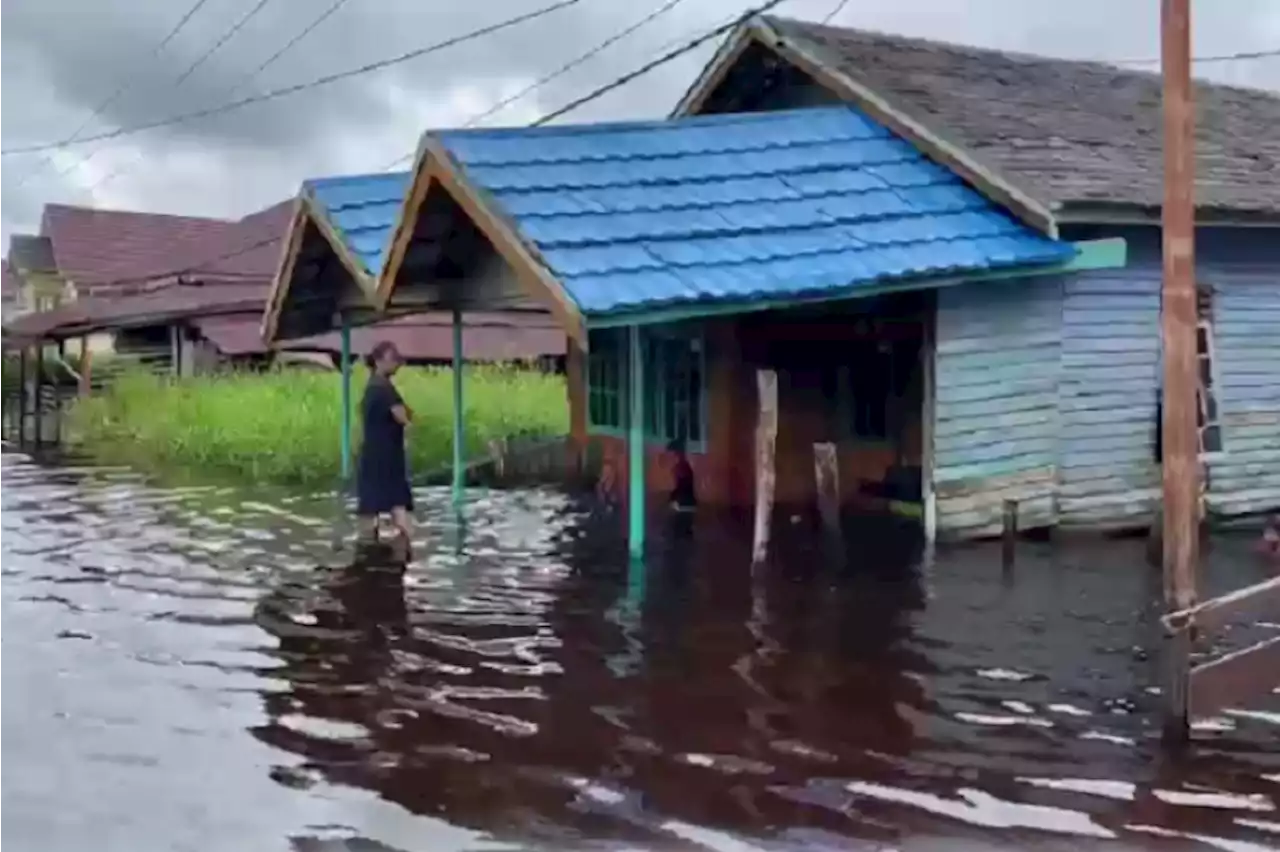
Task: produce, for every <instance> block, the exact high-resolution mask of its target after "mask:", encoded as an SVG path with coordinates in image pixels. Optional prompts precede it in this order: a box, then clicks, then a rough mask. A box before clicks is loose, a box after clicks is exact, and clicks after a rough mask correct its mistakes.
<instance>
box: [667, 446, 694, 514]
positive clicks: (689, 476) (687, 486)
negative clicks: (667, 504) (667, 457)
mask: <svg viewBox="0 0 1280 852" xmlns="http://www.w3.org/2000/svg"><path fill="white" fill-rule="evenodd" d="M667 452H668V453H670V454H671V479H672V482H673V483H674V484H673V487H672V489H671V509H672V511H675V512H692V511H694V510H695V509H697V508H698V495H697V492H696V490H695V489H694V485H693V465H691V464H689V458H688V456H686V455H685V454H684V443H683V442H682V441H679V440H675V441H672V442H671V443H670V444H668V445H667Z"/></svg>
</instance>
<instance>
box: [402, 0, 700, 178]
mask: <svg viewBox="0 0 1280 852" xmlns="http://www.w3.org/2000/svg"><path fill="white" fill-rule="evenodd" d="M683 2H684V0H667V2H666V3H664V4H663V5H662V6H660V7H658V8H657V9H655V10H654V11H652V12H650V13H649V14H648V15H646V16H645V17H643V18H641V19H640V20H639V21H636V22H635V23H634V24H632V25H631V26H629V27H627V28H625V29H622V30H619V31H618V32H616V33H614V34H613V35H611V36H609V37H608V38H607V39H605V40H604V41H602V42H600V43H599V44H597V45H596V46H595V47H593V48H591V49H590V50H588V51H587V52H586V53H583V54H581V55H579V56H577V57H575V58H574V59H571V60H570V61H569V62H566V63H565V64H564V65H561V66H560V67H559V68H557V69H556V70H555V71H552V72H551V73H550V74H546V75H544V76H542V77H540V78H538V79H537V80H535V81H534V82H532V83H530V84H529V85H527V86H525V87H524V88H523V89H521V90H520V91H518V92H516V93H515V94H514V95H509V96H508V97H505V98H503V99H502V100H500V101H498V102H497V103H495V104H494V105H493V106H491V107H489V108H488V109H486V110H485V111H484V112H482V113H480V114H478V115H474V116H472V117H471V118H469V119H468V120H467V122H466V123H465V124H464V125H462V126H463V127H475V126H476V125H477V124H479V123H480V122H482V121H484V120H485V119H486V118H489V117H490V116H492V115H496V114H497V113H499V112H502V110H504V109H506V108H507V107H509V106H511V105H512V104H513V103H515V102H516V101H519V100H522V99H524V98H526V97H528V96H529V95H530V94H532V93H533V92H535V91H537V90H538V89H540V88H542V87H543V86H545V85H546V84H547V83H550V82H551V81H552V80H555V79H556V78H558V77H562V76H564V75H565V74H567V73H569V72H570V71H572V70H573V69H574V68H577V67H578V66H579V65H581V64H582V63H584V62H586V61H587V60H589V59H592V58H593V57H595V56H597V55H599V54H600V53H603V52H604V51H605V50H607V49H608V48H610V47H612V46H613V45H615V44H617V43H618V42H620V41H622V40H623V39H624V38H626V37H627V36H629V35H631V34H632V33H634V32H635V31H636V30H638V29H640V28H641V27H644V26H646V25H647V24H650V23H652V22H653V21H655V20H657V19H658V18H660V17H662V16H663V15H665V14H666V13H667V12H670V11H671V10H672V9H674V8H675V7H676V6H679V5H680V4H681V3H683ZM413 156H414V155H413V154H411V153H410V154H407V155H405V156H403V157H399V158H397V159H396V160H394V161H392V162H390V163H388V164H387V165H385V166H383V167H382V171H384V172H389V171H391V170H392V169H394V168H396V167H397V166H400V165H402V164H405V163H408V162H409V161H410V160H412V159H413Z"/></svg>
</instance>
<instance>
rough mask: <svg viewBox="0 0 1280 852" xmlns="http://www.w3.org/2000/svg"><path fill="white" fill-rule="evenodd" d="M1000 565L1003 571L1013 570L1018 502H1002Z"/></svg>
mask: <svg viewBox="0 0 1280 852" xmlns="http://www.w3.org/2000/svg"><path fill="white" fill-rule="evenodd" d="M1001 535H1002V538H1001V548H1000V551H1001V552H1000V564H1001V567H1003V568H1004V570H1006V571H1008V570H1009V569H1011V568H1013V562H1014V559H1015V558H1017V553H1018V501H1017V500H1005V501H1004V523H1003V527H1002V531H1001Z"/></svg>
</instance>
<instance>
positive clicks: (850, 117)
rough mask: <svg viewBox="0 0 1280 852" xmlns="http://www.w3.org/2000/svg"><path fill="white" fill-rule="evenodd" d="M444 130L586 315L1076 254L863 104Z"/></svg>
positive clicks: (815, 290)
mask: <svg viewBox="0 0 1280 852" xmlns="http://www.w3.org/2000/svg"><path fill="white" fill-rule="evenodd" d="M434 135H435V136H436V138H438V139H439V140H440V142H441V143H442V144H443V145H444V146H445V147H446V148H447V149H448V150H449V152H450V153H451V154H452V155H453V157H454V159H456V160H457V161H458V162H459V163H461V164H462V166H463V168H464V171H465V173H466V175H467V177H468V178H469V180H470V182H471V183H472V184H473V185H475V186H478V187H480V188H481V189H483V190H485V191H486V192H487V193H488V194H489V196H490V197H491V198H492V199H494V200H496V202H497V203H498V205H499V206H500V207H501V208H502V209H503V210H504V211H505V212H506V214H507V215H508V216H509V217H510V218H511V219H512V220H514V222H515V223H516V225H517V227H518V228H519V229H520V231H521V232H522V234H523V236H524V237H525V239H527V240H528V241H529V242H530V243H532V244H533V245H534V246H535V247H536V248H537V249H538V250H539V252H540V253H541V254H542V256H543V258H544V259H545V260H546V262H547V263H548V265H549V266H550V267H551V270H552V271H553V272H554V274H555V275H556V277H557V278H558V279H559V280H560V281H561V282H562V283H563V285H564V287H565V289H566V290H567V291H568V293H569V295H570V297H571V298H572V299H573V300H574V301H575V302H576V303H577V305H578V308H579V309H580V310H581V311H582V312H583V313H584V314H586V315H588V316H590V315H601V314H608V313H612V312H618V311H627V310H634V309H640V308H653V307H659V306H663V305H673V304H676V303H682V302H690V301H705V300H732V301H745V300H756V299H787V298H796V297H802V296H806V295H823V294H829V293H833V292H837V291H841V290H850V291H851V295H856V289H857V288H859V287H871V286H874V285H877V284H882V283H885V282H888V281H891V280H901V279H909V278H918V277H924V276H935V275H961V274H965V273H972V272H980V271H986V270H991V269H995V268H1002V267H1003V268H1008V267H1016V266H1032V265H1039V264H1046V263H1052V262H1056V261H1064V260H1067V259H1069V258H1070V257H1072V256H1073V254H1074V252H1075V249H1074V248H1073V247H1072V246H1071V245H1070V244H1068V243H1062V242H1057V241H1054V240H1051V239H1048V238H1046V237H1044V236H1041V235H1040V234H1038V233H1036V232H1034V231H1032V230H1031V229H1029V228H1027V227H1026V226H1024V225H1022V224H1021V223H1019V222H1017V221H1015V220H1014V219H1013V218H1011V217H1010V216H1009V215H1007V214H1006V213H1005V212H1003V211H1002V210H1001V209H1000V208H998V207H996V206H995V205H993V204H992V203H991V202H990V201H988V200H987V199H986V198H984V197H983V196H982V195H980V194H978V193H977V192H976V191H974V190H972V189H970V188H969V187H967V186H966V185H965V184H964V183H963V182H961V180H960V179H959V178H958V177H956V176H955V175H954V174H953V173H951V172H950V171H948V170H947V169H944V168H942V167H941V166H938V165H936V164H934V163H932V162H931V161H929V160H927V159H925V158H924V156H923V155H922V154H920V152H919V151H917V150H916V149H915V148H913V147H912V146H911V145H910V144H909V143H907V142H906V141H904V140H902V139H900V138H898V137H897V136H895V135H893V134H892V133H891V132H890V131H888V130H887V129H885V128H884V127H882V126H881V125H879V124H877V123H876V122H874V121H872V120H871V119H869V118H867V117H866V116H865V115H863V114H861V113H860V112H859V111H857V110H856V109H854V108H852V107H847V106H840V107H824V108H820V109H805V110H788V111H781V112H764V113H752V114H742V115H712V116H700V117H695V118H685V119H676V120H671V121H658V122H644V123H625V124H604V125H587V126H580V127H565V126H552V127H543V128H521V129H500V130H457V131H446V132H441V133H438V134H434Z"/></svg>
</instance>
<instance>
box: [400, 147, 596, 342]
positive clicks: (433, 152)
mask: <svg viewBox="0 0 1280 852" xmlns="http://www.w3.org/2000/svg"><path fill="white" fill-rule="evenodd" d="M437 186H438V187H439V188H440V190H442V191H444V192H446V193H448V194H449V197H450V198H452V199H453V200H454V201H456V202H457V204H458V206H459V207H461V208H462V211H463V212H464V213H465V214H466V215H467V217H468V218H470V219H471V221H472V222H474V223H475V225H476V227H477V228H478V229H479V230H480V233H482V234H484V236H485V238H486V239H488V240H489V242H490V243H491V244H492V245H493V247H494V249H495V250H496V251H497V252H498V255H499V256H500V257H501V258H502V259H503V260H504V261H506V262H507V263H508V264H509V265H510V266H511V268H512V269H513V270H515V273H516V277H517V278H518V279H519V281H520V283H521V285H522V286H523V287H524V288H525V290H526V292H527V293H528V294H529V295H530V297H532V298H533V299H535V300H537V301H539V302H542V303H543V304H545V305H547V306H548V307H549V308H550V310H551V313H552V314H553V315H554V316H555V317H556V319H557V320H558V321H559V322H560V325H561V327H562V328H563V329H564V331H565V333H566V334H567V335H569V337H570V338H571V339H572V340H574V341H577V342H578V343H579V344H580V345H582V346H584V347H585V346H586V345H587V333H586V323H585V322H584V320H583V317H582V313H581V312H580V311H579V310H578V306H577V304H576V303H574V301H573V299H572V297H570V296H569V294H568V292H566V291H565V289H564V286H563V285H562V284H561V283H560V281H559V280H558V279H557V278H556V277H555V276H554V275H552V274H551V272H550V270H549V269H548V267H547V264H546V263H545V262H544V261H543V260H542V258H541V257H540V256H539V254H538V251H537V249H536V248H534V247H533V246H532V245H530V244H529V243H528V242H527V241H526V240H524V239H523V238H522V237H521V236H520V232H519V229H518V228H517V227H516V225H515V223H514V222H512V221H510V219H509V218H508V217H507V216H506V215H505V213H503V212H502V210H501V208H500V207H499V206H498V205H497V204H496V203H495V202H494V201H493V200H492V199H490V198H489V197H488V193H486V192H484V190H482V189H481V188H479V187H477V186H475V185H474V184H472V183H471V181H469V180H468V179H467V177H466V174H465V172H464V170H463V168H462V167H461V165H460V164H458V163H457V162H456V161H455V160H454V159H453V156H452V155H451V154H450V153H449V151H448V150H447V149H446V148H445V147H444V145H443V144H441V142H440V140H439V139H436V138H434V137H432V136H430V135H428V136H427V137H425V138H424V139H423V141H422V145H421V148H420V150H419V153H418V160H417V163H416V165H415V168H414V173H413V181H412V183H411V184H410V187H409V192H408V193H406V195H405V204H404V208H403V209H402V210H401V214H400V221H399V222H398V223H397V224H396V230H395V234H394V236H393V238H392V244H391V251H390V253H389V255H388V257H387V262H386V263H385V264H383V268H382V274H381V275H380V276H379V279H378V284H377V288H376V291H375V292H376V298H375V301H376V304H377V306H378V308H379V309H380V310H386V308H387V306H388V305H389V304H390V303H391V297H392V295H393V294H394V291H395V286H396V277H397V276H398V275H399V272H400V267H401V266H402V265H403V263H404V256H405V253H406V252H407V251H408V246H409V243H410V241H411V240H412V239H413V230H414V226H415V223H416V222H417V220H418V216H419V214H420V213H421V210H422V205H423V203H424V202H425V201H426V198H427V192H428V190H429V189H431V188H433V187H437Z"/></svg>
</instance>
